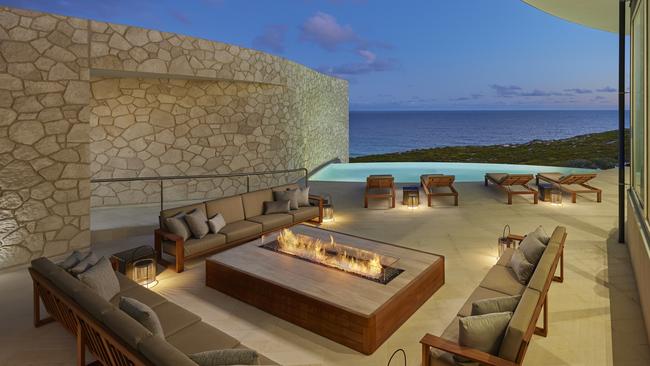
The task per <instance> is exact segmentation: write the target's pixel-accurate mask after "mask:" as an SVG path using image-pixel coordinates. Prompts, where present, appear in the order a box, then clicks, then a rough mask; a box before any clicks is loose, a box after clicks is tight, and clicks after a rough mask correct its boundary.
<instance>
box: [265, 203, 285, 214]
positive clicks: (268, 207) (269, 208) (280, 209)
mask: <svg viewBox="0 0 650 366" xmlns="http://www.w3.org/2000/svg"><path fill="white" fill-rule="evenodd" d="M290 210H291V201H289V200H285V201H264V213H263V214H264V215H270V214H279V213H286V214H288V213H289V211H290Z"/></svg>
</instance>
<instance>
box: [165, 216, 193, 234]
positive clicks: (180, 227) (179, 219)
mask: <svg viewBox="0 0 650 366" xmlns="http://www.w3.org/2000/svg"><path fill="white" fill-rule="evenodd" d="M163 222H164V223H165V227H166V228H167V230H168V231H169V232H170V233H172V234H176V235H178V236H180V237H181V238H183V240H187V239H189V238H190V236H191V235H192V232H191V231H190V228H189V226H187V222H186V221H185V213H183V212H180V213H178V214H177V215H176V216H172V217H167V218H165V219H164V220H163Z"/></svg>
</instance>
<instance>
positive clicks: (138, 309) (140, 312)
mask: <svg viewBox="0 0 650 366" xmlns="http://www.w3.org/2000/svg"><path fill="white" fill-rule="evenodd" d="M120 309H121V310H122V311H124V312H125V313H126V314H127V315H129V316H130V317H131V318H133V319H135V320H136V321H137V322H138V323H140V324H142V325H143V326H144V327H145V328H147V329H148V330H149V331H150V332H151V333H152V334H153V335H158V336H161V337H163V336H164V335H165V333H164V332H163V329H162V325H160V319H158V315H156V313H155V312H154V311H153V309H152V308H150V307H149V306H147V305H145V304H143V303H141V302H140V301H138V300H136V299H134V298H132V297H122V298H121V299H120Z"/></svg>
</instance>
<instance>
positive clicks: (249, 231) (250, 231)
mask: <svg viewBox="0 0 650 366" xmlns="http://www.w3.org/2000/svg"><path fill="white" fill-rule="evenodd" d="M261 233H262V224H259V223H256V222H252V221H244V220H242V221H237V222H232V223H229V224H228V225H226V226H224V228H223V229H221V234H223V235H225V236H226V238H227V239H228V242H233V241H235V240H239V239H243V238H246V237H249V236H255V235H258V234H261Z"/></svg>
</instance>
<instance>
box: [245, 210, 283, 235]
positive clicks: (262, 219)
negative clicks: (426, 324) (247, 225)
mask: <svg viewBox="0 0 650 366" xmlns="http://www.w3.org/2000/svg"><path fill="white" fill-rule="evenodd" d="M246 220H247V221H252V222H256V223H258V224H262V229H263V230H264V231H269V230H273V229H277V228H281V227H283V226H288V225H291V224H292V223H293V216H291V215H289V214H281V213H277V214H268V215H260V216H255V217H251V218H248V219H246Z"/></svg>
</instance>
